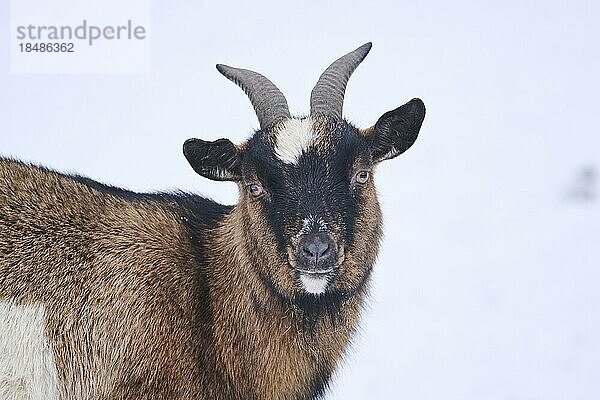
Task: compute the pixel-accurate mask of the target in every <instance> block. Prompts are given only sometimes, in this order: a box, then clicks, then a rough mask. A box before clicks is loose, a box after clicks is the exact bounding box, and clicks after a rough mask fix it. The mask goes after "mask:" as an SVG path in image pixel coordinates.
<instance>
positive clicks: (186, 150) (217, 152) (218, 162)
mask: <svg viewBox="0 0 600 400" xmlns="http://www.w3.org/2000/svg"><path fill="white" fill-rule="evenodd" d="M183 154H184V155H185V158H187V160H188V162H189V163H190V165H191V166H192V168H194V171H196V172H197V173H199V174H200V175H202V176H204V177H205V178H208V179H212V180H214V181H239V180H241V179H242V168H241V164H242V163H241V159H240V152H239V150H238V149H237V148H236V147H235V145H234V144H233V143H231V141H229V140H228V139H218V140H215V141H213V142H207V141H205V140H202V139H188V140H186V141H185V143H184V144H183Z"/></svg>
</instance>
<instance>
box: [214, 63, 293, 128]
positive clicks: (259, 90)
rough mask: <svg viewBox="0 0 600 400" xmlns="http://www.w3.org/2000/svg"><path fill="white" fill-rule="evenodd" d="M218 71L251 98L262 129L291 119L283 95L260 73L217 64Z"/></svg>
mask: <svg viewBox="0 0 600 400" xmlns="http://www.w3.org/2000/svg"><path fill="white" fill-rule="evenodd" d="M217 70H219V72H220V73H221V74H223V75H224V76H225V77H226V78H227V79H229V80H230V81H232V82H234V83H235V84H236V85H238V86H239V87H241V88H242V90H243V91H244V92H246V94H247V95H248V97H249V98H250V102H251V103H252V106H253V107H254V111H255V112H256V116H257V117H258V123H259V124H260V128H261V129H265V128H268V127H269V126H271V125H272V124H273V123H274V122H276V121H277V120H279V119H281V118H290V111H289V108H288V104H287V101H286V100H285V97H284V96H283V93H281V91H280V90H279V89H278V88H277V86H275V85H274V84H273V82H271V81H270V80H268V79H267V78H265V77H264V76H262V75H261V74H259V73H258V72H254V71H250V70H247V69H241V68H234V67H229V66H227V65H223V64H217Z"/></svg>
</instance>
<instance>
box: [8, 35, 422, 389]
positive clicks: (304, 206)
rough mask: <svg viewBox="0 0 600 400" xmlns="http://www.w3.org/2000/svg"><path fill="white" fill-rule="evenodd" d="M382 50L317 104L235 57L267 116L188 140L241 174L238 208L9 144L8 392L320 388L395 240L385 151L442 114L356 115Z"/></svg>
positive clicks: (323, 90) (199, 156)
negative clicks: (350, 87) (347, 96)
mask: <svg viewBox="0 0 600 400" xmlns="http://www.w3.org/2000/svg"><path fill="white" fill-rule="evenodd" d="M369 49H370V44H367V45H365V46H361V47H360V48H359V49H357V50H355V51H354V52H351V53H349V54H348V55H346V56H344V57H342V58H340V59H339V60H337V61H336V62H335V63H333V64H332V65H331V66H330V67H329V68H328V69H327V70H326V71H325V73H324V74H323V75H322V77H321V79H322V80H323V82H325V84H326V85H325V86H323V84H321V85H320V83H317V86H316V87H315V89H314V90H313V96H312V97H311V115H310V116H309V117H306V118H292V117H291V116H289V112H288V111H287V103H286V102H285V98H283V95H281V93H280V92H279V91H278V90H277V89H276V88H275V86H274V85H273V84H272V83H270V82H269V81H268V80H266V78H264V77H262V75H258V74H256V73H254V72H252V71H246V70H241V69H235V68H231V67H225V66H219V67H218V68H219V70H220V71H221V72H222V73H223V74H224V75H226V76H227V77H228V78H230V79H232V80H233V81H235V82H236V83H238V84H239V85H240V86H241V87H242V88H244V90H245V91H246V92H247V93H248V95H249V97H250V99H251V101H252V103H253V105H254V106H255V109H256V111H257V115H258V116H259V121H260V124H261V129H260V130H258V131H256V133H255V134H254V135H253V136H252V138H250V139H249V140H248V141H247V142H246V143H244V144H242V145H239V146H235V145H233V144H232V143H231V142H229V141H228V140H226V139H220V140H217V141H214V142H205V141H202V140H200V139H191V140H188V141H187V142H186V144H185V145H184V153H185V156H186V157H187V159H188V161H189V162H190V164H191V165H192V167H193V168H194V170H196V171H197V172H198V173H199V174H201V175H203V176H205V177H208V178H210V179H215V180H231V181H235V182H236V183H237V184H238V187H239V189H240V197H239V202H238V203H237V204H236V205H235V206H233V207H231V206H223V205H220V204H217V203H215V202H213V201H211V200H207V199H205V198H202V197H200V196H196V195H191V194H185V193H176V194H166V193H162V194H161V193H158V194H137V193H133V192H129V191H126V190H122V189H118V188H114V187H110V186H106V185H103V184H100V183H97V182H95V181H92V180H90V179H88V178H84V177H80V176H70V175H64V174H60V173H57V172H53V171H50V170H47V169H45V168H42V167H37V166H32V165H27V164H24V163H21V162H19V161H16V160H10V159H1V158H0V399H36V400H38V399H81V400H88V399H89V400H92V399H94V400H95V399H107V400H108V399H110V400H117V399H123V400H124V399H164V400H166V399H169V400H172V399H211V400H212V399H315V398H318V397H320V396H321V394H322V393H323V391H324V390H325V389H326V387H327V383H328V380H329V378H330V375H331V373H332V372H333V371H334V369H335V368H336V366H337V364H338V362H339V360H340V358H341V357H342V355H343V353H344V351H345V349H346V348H347V346H348V343H349V341H350V339H351V337H352V334H353V332H354V331H355V329H356V326H357V321H358V318H359V312H360V309H361V306H362V304H363V301H364V298H365V296H366V292H367V288H368V281H369V276H370V273H371V270H372V267H373V264H374V262H375V258H376V255H377V251H378V246H379V238H380V235H381V213H380V209H379V204H378V202H377V196H376V192H375V186H374V183H373V179H372V178H371V175H372V173H373V170H374V166H375V165H376V164H378V163H379V162H380V161H382V160H384V159H388V158H393V157H395V156H397V155H398V154H401V153H402V152H404V151H405V150H406V149H407V148H408V147H410V146H411V145H412V143H413V142H414V141H415V139H416V137H417V134H418V131H419V129H420V126H421V123H422V121H423V117H424V113H425V109H424V106H423V103H422V102H421V101H420V100H418V99H415V100H412V101H410V102H409V103H407V104H405V105H404V106H402V107H399V108H398V109H396V110H393V111H390V112H388V113H386V114H384V115H383V116H382V117H381V118H380V119H379V121H378V122H377V123H376V124H375V126H374V127H373V128H370V129H368V130H365V131H360V130H358V129H357V128H355V127H354V126H352V125H351V124H350V123H348V122H347V121H345V120H344V119H342V118H341V111H342V110H341V104H342V103H341V102H342V100H343V89H344V88H345V85H346V82H347V79H348V77H349V76H350V74H351V73H352V71H353V70H354V69H355V68H356V66H357V65H358V64H359V63H360V62H361V61H362V59H363V58H364V57H365V56H366V54H367V52H368V51H369ZM320 82H321V80H320ZM327 85H330V86H331V85H333V86H334V88H333V89H332V88H331V87H329V89H328V86H327ZM336 85H337V87H338V88H341V89H342V90H341V93H342V94H341V96H342V98H341V99H340V98H339V93H340V90H335V86H336ZM332 93H333V94H332ZM336 96H338V97H336ZM282 99H283V100H282ZM282 101H283V102H282Z"/></svg>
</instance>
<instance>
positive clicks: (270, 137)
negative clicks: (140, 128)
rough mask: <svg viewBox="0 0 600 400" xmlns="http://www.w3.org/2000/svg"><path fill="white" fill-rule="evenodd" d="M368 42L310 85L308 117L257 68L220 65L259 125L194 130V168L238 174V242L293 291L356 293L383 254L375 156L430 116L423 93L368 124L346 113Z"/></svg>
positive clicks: (232, 177)
mask: <svg viewBox="0 0 600 400" xmlns="http://www.w3.org/2000/svg"><path fill="white" fill-rule="evenodd" d="M370 48H371V44H370V43H367V44H365V45H363V46H361V47H359V48H358V49H356V50H355V51H353V52H351V53H348V54H347V55H345V56H343V57H341V58H340V59H338V60H337V61H335V62H334V63H333V64H331V66H330V67H329V68H328V69H327V70H326V71H325V72H324V73H323V75H321V78H320V79H319V82H317V85H316V86H315V88H314V89H313V91H312V94H311V113H310V116H309V117H305V118H293V117H291V115H290V113H289V110H288V107H287V102H286V100H285V97H284V96H283V94H282V93H281V92H280V91H279V89H277V87H276V86H275V85H273V83H272V82H270V81H269V80H268V79H266V78H265V77H264V76H262V75H260V74H257V73H256V72H252V71H248V70H242V69H237V68H232V67H227V66H223V65H218V66H217V68H218V69H219V71H220V72H221V73H223V74H224V75H225V76H226V77H227V78H229V79H231V80H232V81H234V82H235V83H236V84H238V85H239V86H241V87H242V89H244V91H245V92H246V93H247V94H248V96H249V97H250V100H251V102H252V104H253V105H254V108H255V110H256V112H257V115H258V118H259V122H260V125H261V129H260V130H258V131H256V132H255V134H254V135H253V136H252V137H251V138H250V139H249V140H248V141H247V142H246V143H244V144H242V145H240V146H235V145H234V144H233V143H231V142H230V141H229V140H227V139H219V140H216V141H214V142H207V141H203V140H200V139H189V140H188V141H186V143H185V144H184V154H185V156H186V158H187V159H188V161H189V162H190V164H191V165H192V167H193V168H194V170H195V171H196V172H198V173H199V174H200V175H202V176H205V177H207V178H209V179H213V180H229V181H235V182H237V183H238V186H239V189H240V202H239V204H238V206H237V209H236V210H237V212H238V214H237V215H240V217H239V221H238V223H239V224H240V226H239V228H241V229H242V232H243V235H242V236H243V238H242V239H241V240H240V243H239V246H243V247H244V248H245V251H246V253H247V254H248V255H249V256H250V257H251V260H252V264H253V267H254V268H256V272H257V274H258V276H259V277H260V278H261V279H262V281H263V282H264V283H265V284H266V285H267V286H268V287H269V288H270V289H271V290H273V291H274V292H276V294H278V295H280V296H282V297H284V298H286V299H290V298H291V299H294V298H297V297H298V296H305V297H306V296H309V297H310V296H319V295H322V294H331V295H335V294H337V295H339V296H342V297H345V296H348V295H352V294H353V293H355V292H356V291H357V290H359V289H360V288H361V287H362V286H363V284H364V282H365V281H366V279H367V277H368V276H369V273H370V271H371V268H372V265H373V262H374V261H375V257H376V255H377V250H378V243H379V237H380V234H381V214H380V210H379V204H378V201H377V196H376V192H375V187H374V183H373V176H372V175H373V172H374V168H375V166H376V165H377V164H378V163H379V162H381V161H383V160H385V159H390V158H393V157H396V156H397V155H399V154H401V153H403V152H404V151H405V150H406V149H408V148H409V147H410V146H411V145H412V144H413V143H414V141H415V140H416V138H417V134H418V132H419V129H420V127H421V123H422V122H423V118H424V116H425V106H424V104H423V102H422V101H421V100H419V99H413V100H411V101H410V102H408V103H407V104H405V105H403V106H401V107H399V108H397V109H395V110H393V111H390V112H388V113H386V114H384V115H383V116H382V117H381V118H380V119H379V120H378V121H377V123H376V124H375V125H374V126H373V127H372V128H369V129H367V130H365V131H361V130H359V129H357V128H355V127H354V126H352V125H351V124H350V123H348V122H347V121H346V120H344V119H343V118H342V102H343V92H344V89H345V86H346V83H347V80H348V78H349V76H350V74H351V73H352V71H354V69H355V68H356V66H357V65H358V64H359V63H360V62H361V61H362V59H364V57H365V56H366V54H367V53H368V52H369V50H370Z"/></svg>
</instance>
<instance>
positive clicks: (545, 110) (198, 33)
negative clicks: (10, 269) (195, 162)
mask: <svg viewBox="0 0 600 400" xmlns="http://www.w3.org/2000/svg"><path fill="white" fill-rule="evenodd" d="M6 3H7V2H3V3H2V7H1V8H0V12H1V14H0V15H1V17H0V18H1V19H0V32H1V34H2V35H1V37H2V40H0V57H1V59H0V61H1V62H0V123H1V126H0V153H1V154H4V155H11V156H14V157H18V158H21V159H24V160H31V161H35V162H36V163H41V164H44V165H47V166H50V167H52V168H55V169H58V170H61V171H66V172H69V171H76V172H79V173H82V174H85V175H88V176H90V177H92V178H94V179H97V180H100V181H102V182H108V183H111V184H115V185H120V186H124V187H127V188H130V189H133V190H138V191H152V190H165V189H175V188H179V189H184V190H189V191H194V192H198V193H203V194H205V195H208V196H210V197H213V198H215V199H217V200H219V201H222V202H225V203H230V204H231V203H234V202H235V200H236V197H237V193H236V189H235V186H234V185H233V184H231V183H215V182H210V181H208V180H206V179H204V178H201V177H199V176H197V175H196V174H194V172H193V171H192V169H191V168H190V167H189V166H188V165H187V163H186V161H185V159H184V157H183V156H182V153H181V145H182V143H183V141H184V140H185V139H187V138H189V137H200V138H204V139H216V138H219V137H228V138H230V139H232V140H233V141H235V142H238V143H239V142H241V141H242V140H244V139H245V138H246V137H248V135H249V134H250V133H251V132H252V128H255V127H257V125H258V124H257V121H256V117H255V116H254V113H253V110H252V108H251V106H250V103H249V101H248V100H247V99H246V98H245V96H244V94H243V92H242V91H241V90H240V89H239V88H237V87H236V86H235V85H233V84H232V83H231V82H228V81H227V80H226V79H225V78H223V77H222V76H220V75H219V74H218V73H217V71H216V70H215V68H214V64H216V63H217V62H222V63H228V64H231V65H235V66H242V67H246V68H251V69H255V70H257V71H259V72H261V73H264V74H265V75H267V76H268V77H269V78H271V79H272V80H273V81H274V82H275V83H276V84H278V85H279V87H280V88H281V89H282V90H283V91H284V93H285V94H286V96H287V98H288V101H289V103H290V106H291V109H292V112H295V113H306V112H307V111H308V98H309V93H310V90H311V88H312V86H313V85H314V83H315V81H316V79H317V77H318V75H319V74H320V73H321V72H322V70H323V69H324V68H325V67H326V66H327V65H328V64H329V63H330V62H331V61H333V60H334V59H335V58H337V57H338V56H340V55H342V54H344V53H345V52H347V51H349V50H352V49H354V48H355V47H357V46H358V45H360V44H362V43H364V42H366V41H372V42H373V44H374V46H373V50H372V51H371V54H370V55H369V56H368V57H367V59H366V60H365V62H364V63H363V64H362V65H361V66H360V67H359V68H358V70H357V71H356V73H355V75H354V76H353V77H352V79H351V80H350V84H349V86H348V90H347V96H346V103H345V109H344V111H345V114H346V115H347V116H348V117H349V118H350V120H352V121H353V122H355V123H356V124H357V125H359V126H361V127H367V126H370V125H371V124H372V123H374V122H375V121H376V120H377V118H378V117H379V116H380V115H381V114H383V113H384V112H385V111H388V110H390V109H393V108H395V107H397V106H399V105H401V104H403V103H404V102H406V101H408V100H410V99H411V98H412V97H420V98H422V99H423V100H424V101H425V104H426V105H427V117H426V119H425V123H424V125H423V128H422V131H421V136H420V137H419V139H418V140H417V142H416V144H415V145H414V146H413V148H411V149H410V150H409V151H408V152H407V153H405V154H404V155H403V156H401V157H398V158H397V159H394V160H392V161H388V162H386V163H384V164H383V165H382V166H381V167H380V168H379V170H378V171H377V176H376V180H377V184H378V187H379V193H380V199H381V202H382V207H383V212H384V218H385V234H386V237H385V240H384V243H383V247H382V252H381V256H380V258H379V262H378V265H377V268H376V273H375V275H374V278H373V280H374V284H373V290H372V299H371V302H370V308H369V310H368V311H367V312H366V313H365V314H364V319H363V323H362V329H361V332H360V335H359V336H358V337H357V339H356V341H355V343H354V345H353V347H352V350H351V351H350V352H349V354H348V356H347V357H346V361H345V362H344V365H343V366H342V368H341V369H340V371H339V373H338V374H337V377H336V379H335V381H334V382H333V385H332V390H331V394H330V395H329V398H330V399H364V398H372V399H420V400H423V399H432V400H438V399H450V400H453V399H456V400H459V399H460V400H463V399H473V400H481V399H499V400H500V399H501V400H504V399H524V400H525V399H557V400H558V399H590V400H591V399H597V398H600V379H599V378H600V376H599V372H598V371H599V368H600V316H599V314H600V312H599V310H600V294H599V290H600V206H599V204H598V201H597V198H596V200H589V201H583V200H578V198H577V196H575V195H574V194H573V193H574V192H576V191H577V190H578V186H581V182H580V180H581V179H580V178H581V177H580V175H581V173H582V172H581V171H582V170H583V169H584V168H595V169H596V175H597V174H598V171H597V169H598V167H599V165H598V164H599V156H600V137H599V135H598V133H599V132H598V108H599V101H598V93H599V92H600V78H599V72H598V71H600V53H599V46H598V37H600V26H599V24H598V21H599V17H600V12H599V11H600V5H599V4H600V3H598V2H591V1H590V2H576V1H575V2H574V1H568V2H567V1H564V2H559V1H539V2H531V1H518V2H511V1H494V2H481V1H472V2H465V1H458V2H437V3H436V2H397V1H394V2H388V3H381V2H378V3H375V2H366V1H361V2H348V1H346V2H327V3H325V2H319V3H317V2H303V4H297V3H299V2H297V3H296V4H294V5H292V4H288V3H287V2H273V3H272V4H269V3H265V2H262V1H253V2H234V1H231V2H222V3H221V4H219V5H218V6H217V5H216V4H217V3H216V2H213V3H211V4H208V3H206V2H205V3H204V4H202V3H201V2H198V1H179V2H159V1H154V2H153V3H152V4H151V18H152V24H151V32H150V36H151V38H152V39H151V40H152V42H151V46H152V63H151V71H152V72H151V73H148V74H130V75H116V74H106V75H75V74H73V75H34V74H29V75H27V74H24V75H17V74H10V72H9V65H10V62H9V57H8V54H9V49H8V46H9V43H10V40H9V35H12V34H13V32H9V20H8V18H9V17H8V15H9V14H8V7H7V4H6ZM484 3H488V4H484ZM596 181H597V176H596ZM596 185H597V182H596ZM588 186H590V187H592V189H593V186H594V183H593V182H592V183H591V184H590V185H588ZM597 189H598V188H597V187H596V196H598V195H600V193H598V190H597Z"/></svg>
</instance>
